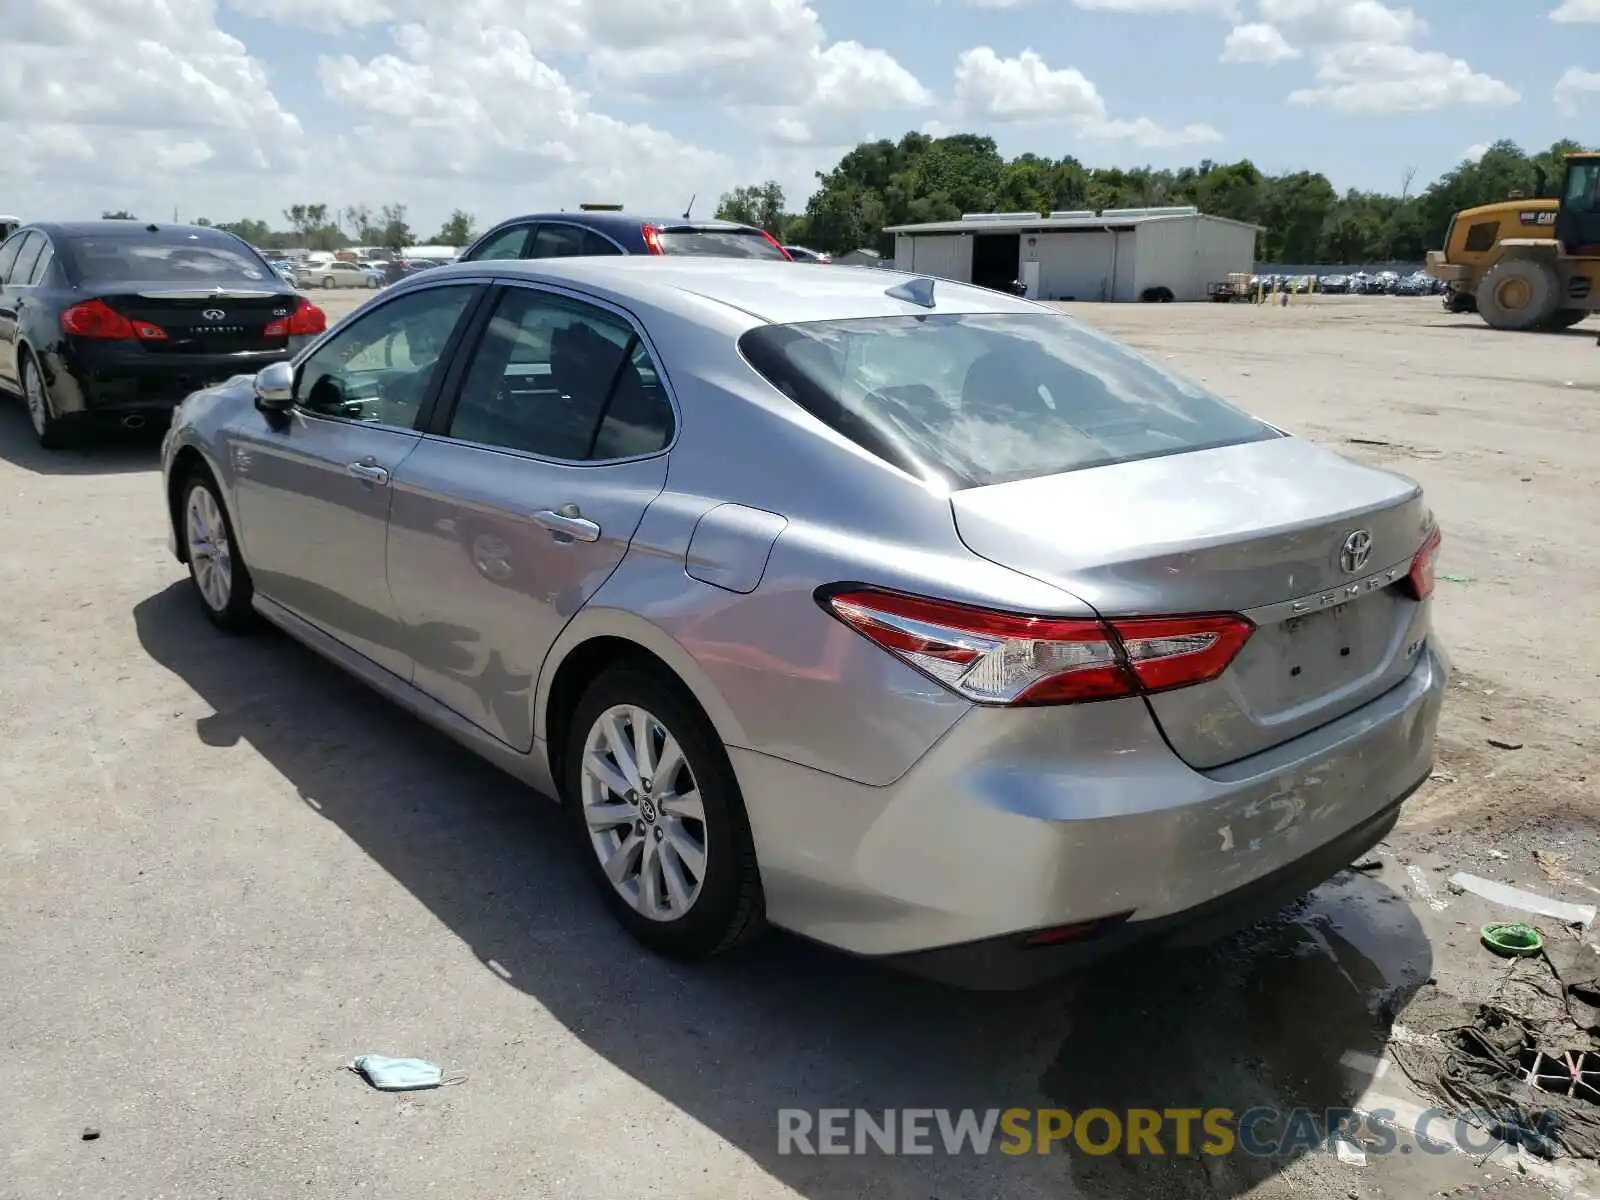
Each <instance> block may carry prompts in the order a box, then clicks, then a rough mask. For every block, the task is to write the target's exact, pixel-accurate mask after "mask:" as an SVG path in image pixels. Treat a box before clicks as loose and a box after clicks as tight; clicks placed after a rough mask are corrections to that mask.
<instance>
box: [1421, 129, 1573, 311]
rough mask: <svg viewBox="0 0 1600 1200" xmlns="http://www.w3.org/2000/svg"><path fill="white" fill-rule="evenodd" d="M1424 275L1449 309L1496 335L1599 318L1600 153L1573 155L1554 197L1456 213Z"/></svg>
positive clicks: (1514, 197)
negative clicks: (1475, 318)
mask: <svg viewBox="0 0 1600 1200" xmlns="http://www.w3.org/2000/svg"><path fill="white" fill-rule="evenodd" d="M1540 190H1541V191H1542V190H1543V188H1541V189H1540ZM1426 270H1427V272H1428V274H1429V275H1432V276H1433V277H1434V278H1435V279H1439V280H1442V281H1443V282H1444V284H1445V288H1446V292H1445V307H1446V308H1448V309H1450V310H1451V311H1453V312H1470V311H1474V310H1476V312H1477V313H1478V315H1479V316H1481V317H1482V318H1483V319H1484V322H1485V323H1486V324H1487V325H1489V326H1490V328H1493V329H1516V330H1524V329H1538V330H1550V329H1567V328H1570V327H1571V326H1573V325H1576V324H1577V323H1578V322H1579V321H1581V320H1583V319H1584V317H1586V316H1588V315H1589V314H1590V313H1593V312H1600V153H1595V154H1569V155H1568V156H1567V160H1566V172H1565V177H1564V178H1563V179H1562V181H1561V190H1560V192H1559V194H1558V196H1557V197H1556V198H1554V199H1547V198H1537V199H1522V198H1521V197H1519V196H1518V195H1517V194H1516V193H1512V198H1511V199H1509V200H1505V201H1502V202H1500V203H1498V204H1485V205H1481V206H1479V207H1477V208H1467V209H1463V210H1462V211H1461V212H1458V213H1457V214H1456V215H1455V216H1454V217H1453V218H1451V221H1450V229H1449V231H1448V232H1447V233H1446V234H1445V242H1444V249H1442V250H1430V251H1428V263H1427V267H1426Z"/></svg>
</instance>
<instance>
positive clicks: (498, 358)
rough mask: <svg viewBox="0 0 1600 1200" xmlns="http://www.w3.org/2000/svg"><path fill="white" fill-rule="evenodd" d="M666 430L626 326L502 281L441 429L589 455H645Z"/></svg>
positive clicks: (640, 351) (652, 374)
mask: <svg viewBox="0 0 1600 1200" xmlns="http://www.w3.org/2000/svg"><path fill="white" fill-rule="evenodd" d="M672 429H673V418H672V405H671V404H670V403H669V402H668V400H667V395H666V391H665V389H664V388H663V386H662V382H661V376H660V373H659V372H658V371H657V370H656V367H655V364H654V363H653V362H652V361H651V359H650V354H649V352H648V351H647V350H646V349H645V347H644V345H643V344H642V343H641V342H640V341H639V338H638V337H637V336H636V335H635V334H634V332H633V327H632V326H631V325H629V324H628V323H627V322H626V321H624V320H623V319H622V318H621V317H618V316H616V315H615V314H613V313H610V312H607V311H606V310H605V309H602V308H597V307H595V306H594V305H591V304H584V303H582V302H580V301H577V300H571V299H568V298H567V297H564V296H555V295H551V294H550V293H547V292H540V291H535V290H533V289H531V288H510V289H508V290H507V291H506V292H505V294H504V295H503V296H502V297H501V299H500V303H499V306H498V307H497V308H496V309H495V313H494V316H493V317H492V318H490V321H489V325H488V328H487V330H486V331H485V333H484V336H483V341H482V343H481V344H480V345H479V346H478V349H477V351H476V353H475V354H474V355H473V361H472V369H471V370H470V371H469V372H468V373H467V378H466V380H465V382H464V383H463V384H462V387H461V395H460V398H459V399H458V400H457V402H456V407H455V411H454V412H453V413H452V414H451V417H450V428H449V435H450V436H451V437H456V438H461V439H462V440H463V441H469V442H477V443H479V444H480V445H484V446H495V447H499V448H501V449H506V450H520V451H523V452H525V453H528V454H537V455H540V456H542V457H544V458H555V459H562V460H565V461H567V462H585V461H589V462H594V461H601V460H605V459H615V458H631V457H634V456H635V455H641V454H653V453H655V452H656V451H657V450H661V449H663V448H664V447H665V446H666V445H667V443H668V442H670V441H671V440H672Z"/></svg>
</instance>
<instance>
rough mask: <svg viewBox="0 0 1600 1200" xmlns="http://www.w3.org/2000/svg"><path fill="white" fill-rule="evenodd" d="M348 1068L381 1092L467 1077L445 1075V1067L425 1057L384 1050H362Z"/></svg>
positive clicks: (445, 1084) (410, 1089)
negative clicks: (398, 1055) (399, 1055)
mask: <svg viewBox="0 0 1600 1200" xmlns="http://www.w3.org/2000/svg"><path fill="white" fill-rule="evenodd" d="M349 1068H350V1070H352V1071H354V1072H355V1073H356V1074H357V1075H360V1076H361V1077H362V1078H363V1079H365V1080H366V1081H367V1082H368V1083H370V1084H371V1085H372V1086H373V1087H375V1088H377V1089H378V1090H379V1091H380V1092H417V1091H422V1090H424V1089H426V1088H436V1087H448V1086H449V1085H451V1084H455V1083H461V1082H463V1081H464V1080H465V1079H466V1076H465V1075H454V1076H451V1077H450V1078H449V1079H446V1078H445V1076H444V1068H443V1067H441V1066H439V1064H438V1063H431V1062H428V1061H427V1060H425V1059H421V1058H389V1057H387V1056H385V1055H382V1054H363V1055H361V1056H360V1057H359V1058H354V1059H352V1060H351V1061H350V1064H349Z"/></svg>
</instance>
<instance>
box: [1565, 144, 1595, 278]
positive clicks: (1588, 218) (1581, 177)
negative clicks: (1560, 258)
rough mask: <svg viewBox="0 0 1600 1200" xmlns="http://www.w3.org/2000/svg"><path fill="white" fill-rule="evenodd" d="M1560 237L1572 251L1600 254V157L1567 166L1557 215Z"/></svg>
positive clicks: (1589, 254)
mask: <svg viewBox="0 0 1600 1200" xmlns="http://www.w3.org/2000/svg"><path fill="white" fill-rule="evenodd" d="M1556 240H1557V241H1559V242H1560V243H1561V247H1562V249H1564V250H1565V251H1566V252H1567V253H1568V254H1574V255H1581V256H1582V257H1584V258H1592V257H1595V256H1600V158H1597V159H1592V160H1590V159H1580V160H1578V161H1576V162H1572V163H1569V164H1568V165H1567V179H1566V185H1565V186H1564V187H1563V188H1562V189H1561V211H1560V212H1558V213H1557V214H1556Z"/></svg>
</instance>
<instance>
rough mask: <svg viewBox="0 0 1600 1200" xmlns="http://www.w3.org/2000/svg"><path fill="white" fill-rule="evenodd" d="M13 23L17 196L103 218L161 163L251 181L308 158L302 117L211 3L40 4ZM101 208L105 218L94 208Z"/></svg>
mask: <svg viewBox="0 0 1600 1200" xmlns="http://www.w3.org/2000/svg"><path fill="white" fill-rule="evenodd" d="M6 16H7V31H6V45H5V50H4V55H5V62H6V68H7V69H6V70H5V71H4V72H0V159H3V160H4V161H5V163H6V166H7V176H8V187H9V188H10V190H12V191H13V192H20V193H22V194H24V195H32V194H36V193H37V192H39V191H40V190H42V189H44V190H48V191H50V192H51V193H52V194H56V195H60V196H62V197H63V199H64V200H65V202H66V204H67V206H68V207H67V210H66V211H65V212H63V213H62V215H64V216H69V215H70V216H82V215H85V214H87V215H91V216H97V215H99V214H98V208H99V207H101V206H111V207H120V206H121V205H120V203H119V201H118V200H117V197H118V196H121V195H125V194H127V192H128V191H129V190H130V189H138V188H142V187H144V186H145V185H147V183H148V182H149V180H150V176H151V173H152V172H151V168H152V165H154V166H155V167H156V168H158V169H160V170H179V169H182V168H186V167H193V166H198V165H201V164H204V165H205V166H206V167H207V168H208V173H211V172H215V173H218V174H221V175H224V176H230V175H231V176H233V177H239V176H244V175H251V174H264V173H269V172H270V173H285V172H293V171H295V170H297V169H298V167H299V165H300V163H301V162H302V161H303V156H304V155H303V143H302V130H301V126H300V122H299V120H298V119H297V118H296V117H295V115H294V114H293V113H291V112H289V111H288V110H287V109H286V108H285V107H284V106H283V105H282V104H281V103H280V102H279V100H278V98H277V97H276V96H275V95H274V94H273V91H272V88H271V86H270V83H269V81H268V78H267V73H266V71H265V69H264V68H263V66H262V64H261V63H260V62H259V61H258V60H257V59H255V58H254V57H252V56H251V55H250V54H249V53H248V52H247V51H246V49H245V47H244V45H243V44H242V43H240V42H239V41H238V40H237V39H235V38H232V37H230V36H228V35H227V34H225V33H223V32H222V31H221V30H219V29H218V28H217V27H216V25H215V23H214V22H213V21H212V19H211V18H212V5H211V0H161V2H160V3H148V2H140V0H125V2H124V3H121V4H118V5H108V4H106V3H104V0H34V2H33V3H29V4H26V5H24V6H22V7H21V8H20V9H16V10H13V11H9V12H7V14H6ZM91 209H93V210H95V211H90V210H91Z"/></svg>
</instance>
